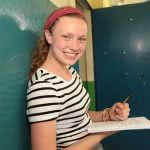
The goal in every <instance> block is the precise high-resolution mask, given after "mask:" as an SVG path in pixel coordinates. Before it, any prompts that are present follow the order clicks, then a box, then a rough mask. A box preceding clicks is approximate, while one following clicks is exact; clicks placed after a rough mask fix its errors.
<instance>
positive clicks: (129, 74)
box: [93, 2, 150, 150]
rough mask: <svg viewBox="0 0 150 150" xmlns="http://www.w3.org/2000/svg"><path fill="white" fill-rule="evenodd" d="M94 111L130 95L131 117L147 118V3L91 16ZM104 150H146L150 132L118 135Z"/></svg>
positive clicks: (149, 13) (149, 57) (149, 59)
mask: <svg viewBox="0 0 150 150" xmlns="http://www.w3.org/2000/svg"><path fill="white" fill-rule="evenodd" d="M93 27H94V28H93V34H94V37H93V39H94V58H95V60H94V61H95V62H94V64H95V81H96V82H95V91H96V100H97V101H96V109H97V110H101V109H104V108H105V107H110V106H111V105H112V104H113V103H115V102H117V101H123V99H124V98H125V97H126V96H128V95H130V94H131V95H132V99H131V101H129V104H130V108H131V115H130V117H136V116H137V117H138V116H145V117H147V118H148V119H149V118H150V69H149V68H150V2H145V3H141V4H133V5H126V6H120V7H112V8H105V9H97V10H94V12H93ZM103 146H104V149H105V150H134V149H135V150H141V149H142V150H148V149H150V130H137V131H134V130H133V131H125V132H120V133H119V134H116V135H114V136H111V137H109V138H108V139H105V140H104V141H103Z"/></svg>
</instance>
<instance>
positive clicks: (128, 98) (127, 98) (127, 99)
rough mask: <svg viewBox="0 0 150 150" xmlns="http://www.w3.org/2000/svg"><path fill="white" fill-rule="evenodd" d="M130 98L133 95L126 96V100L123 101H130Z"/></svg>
mask: <svg viewBox="0 0 150 150" xmlns="http://www.w3.org/2000/svg"><path fill="white" fill-rule="evenodd" d="M130 99H131V96H128V97H126V98H125V100H124V101H123V104H124V103H126V102H127V101H129V100H130Z"/></svg>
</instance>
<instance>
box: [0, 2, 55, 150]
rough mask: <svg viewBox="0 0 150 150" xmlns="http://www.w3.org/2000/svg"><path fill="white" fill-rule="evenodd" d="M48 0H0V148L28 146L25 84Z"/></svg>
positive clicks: (50, 6)
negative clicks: (32, 51) (32, 50)
mask: <svg viewBox="0 0 150 150" xmlns="http://www.w3.org/2000/svg"><path fill="white" fill-rule="evenodd" d="M54 8H55V6H54V5H53V4H51V3H50V2H49V0H43V1H41V0H13V1H12V0H5V1H4V0H0V36H1V38H0V116H1V119H0V150H10V149H11V150H29V149H30V138H29V130H28V124H27V119H26V115H25V107H26V102H25V101H26V86H27V80H28V69H29V62H30V56H31V49H32V48H33V47H34V46H35V44H36V41H37V38H38V36H39V35H40V32H41V29H42V25H43V22H44V20H45V18H46V17H47V15H48V13H49V12H50V11H52V10H53V9H54Z"/></svg>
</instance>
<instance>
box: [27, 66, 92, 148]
mask: <svg viewBox="0 0 150 150" xmlns="http://www.w3.org/2000/svg"><path fill="white" fill-rule="evenodd" d="M68 69H69V71H70V72H71V73H72V79H71V80H70V81H66V80H64V79H62V78H61V77H59V76H56V75H55V74H53V73H49V72H48V71H46V70H44V69H42V68H39V69H38V70H37V71H36V72H35V74H34V75H33V76H32V79H31V80H30V81H29V84H28V90H27V117H28V120H29V122H30V123H36V122H42V121H48V120H54V119H55V120H56V121H57V149H58V150H61V149H63V148H65V147H67V146H69V145H71V144H72V143H74V142H76V141H78V140H80V139H82V138H83V137H85V136H86V135H87V128H88V126H89V124H90V123H91V119H90V117H89V115H88V114H87V111H88V108H89V103H90V98H89V94H88V93H87V91H86V90H85V88H84V87H83V84H82V81H81V79H80V77H79V75H78V73H77V72H76V71H75V70H74V69H73V68H72V67H69V68H68Z"/></svg>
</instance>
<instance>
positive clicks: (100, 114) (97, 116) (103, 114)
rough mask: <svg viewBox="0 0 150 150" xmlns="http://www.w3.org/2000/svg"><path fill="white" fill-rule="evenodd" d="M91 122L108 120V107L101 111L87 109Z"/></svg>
mask: <svg viewBox="0 0 150 150" xmlns="http://www.w3.org/2000/svg"><path fill="white" fill-rule="evenodd" d="M88 114H89V115H90V117H91V119H92V121H93V122H99V121H108V120H110V114H109V108H106V109H104V110H103V111H88Z"/></svg>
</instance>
